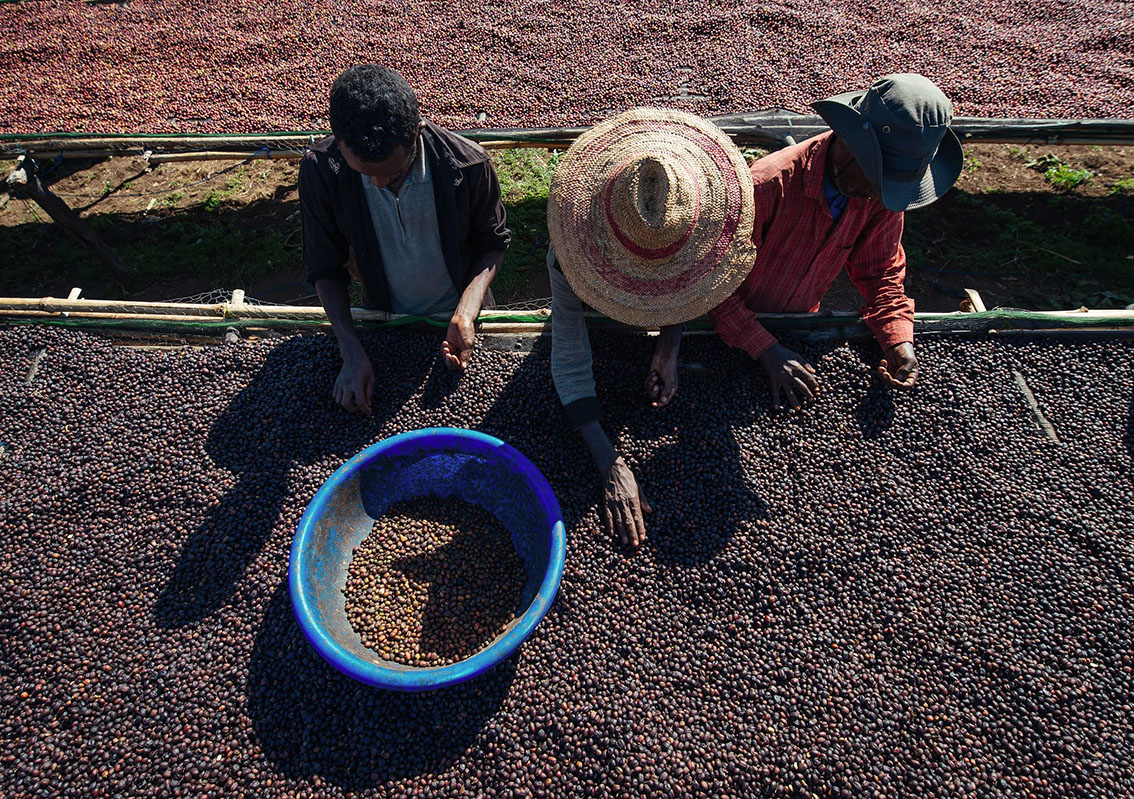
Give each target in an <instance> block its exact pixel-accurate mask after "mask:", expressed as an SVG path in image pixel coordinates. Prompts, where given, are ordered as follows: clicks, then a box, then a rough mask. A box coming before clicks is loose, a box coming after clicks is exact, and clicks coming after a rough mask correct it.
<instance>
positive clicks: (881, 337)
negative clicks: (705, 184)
mask: <svg viewBox="0 0 1134 799" xmlns="http://www.w3.org/2000/svg"><path fill="white" fill-rule="evenodd" d="M830 142H831V134H830V133H825V134H823V135H822V136H817V137H816V138H814V139H809V140H807V141H805V142H802V143H800V144H796V145H794V146H792V147H787V148H785V149H783V150H780V151H779V152H776V153H773V154H771V155H769V156H767V157H766V158H761V159H760V160H758V161H756V162H755V163H754V164H752V168H751V170H750V171H751V172H752V181H753V183H754V184H755V188H756V223H755V225H754V227H753V231H752V240H753V241H754V242H755V244H756V250H757V255H756V263H755V265H754V266H753V267H752V272H751V273H750V274H749V275H748V277H747V278H746V279H745V281H744V282H743V283H742V284H741V286H740V288H739V289H737V290H736V292H735V293H733V295H732V296H731V297H729V298H728V299H727V300H725V301H724V302H722V303H721V304H720V305H718V306H717V307H716V308H714V309H713V310H712V311H711V312H710V313H709V318H710V319H712V320H713V325H714V326H715V327H716V329H717V334H718V335H719V336H720V337H721V339H722V340H723V341H724V342H725V343H726V344H728V345H730V346H733V347H738V348H739V349H742V350H744V351H745V352H747V353H748V354H749V355H751V356H752V357H753V358H758V357H760V355H762V354H763V352H764V351H765V350H766V349H768V347H770V346H772V345H773V344H775V343H776V339H775V337H774V336H773V335H772V334H771V333H769V332H768V331H767V330H765V329H764V326H763V325H761V324H760V323H759V322H758V321H757V319H756V317H757V314H759V313H761V312H763V313H790V312H804V311H812V312H814V311H818V310H819V301H820V300H822V299H823V295H824V294H826V293H827V290H828V289H830V288H831V284H832V283H833V282H834V281H835V278H836V277H838V275H839V270H840V269H843V268H844V267H845V268H846V270H847V274H848V275H849V276H850V279H851V281H852V282H853V283H854V284H855V286H856V287H857V288H858V290H859V292H861V293H862V296H863V297H864V298H865V299H866V306H865V307H864V308H863V310H862V318H863V320H864V321H865V322H866V324H867V325H869V326H870V329H871V330H872V331H873V332H874V337H875V338H877V339H878V343H879V344H881V345H882V349H883V350H886V349H889V348H890V347H892V346H894V345H895V344H901V343H903V342H907V341H909V342H912V341H913V315H914V303H913V300H911V299H910V298H909V297H907V296H906V294H905V291H904V290H903V288H902V283H903V281H904V280H905V277H906V253H905V251H904V250H903V249H902V214H900V213H897V212H894V211H888V210H886V208H885V207H884V206H883V205H882V202H881V200H870V199H864V198H858V197H851V198H850V199H849V200H848V202H847V205H846V208H845V209H844V210H843V212H842V214H841V215H840V216H839V218H838V220H837V221H835V220H832V219H831V212H830V210H829V208H828V207H827V201H826V199H825V198H824V196H823V167H824V165H825V163H826V161H827V151H828V149H829V145H830Z"/></svg>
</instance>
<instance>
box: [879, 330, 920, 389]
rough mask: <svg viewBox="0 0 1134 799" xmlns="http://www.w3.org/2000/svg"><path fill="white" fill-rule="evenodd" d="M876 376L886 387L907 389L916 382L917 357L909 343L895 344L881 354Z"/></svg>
mask: <svg viewBox="0 0 1134 799" xmlns="http://www.w3.org/2000/svg"><path fill="white" fill-rule="evenodd" d="M878 374H879V375H881V377H882V380H884V381H885V382H886V384H887V385H890V386H894V387H895V388H909V387H910V386H912V385H913V384H914V383H916V382H917V356H916V355H914V347H913V344H911V343H910V342H908V341H907V342H905V343H902V344H895V345H894V346H893V347H890V349H888V350H886V351H885V352H884V353H882V360H881V362H880V363H879V364H878Z"/></svg>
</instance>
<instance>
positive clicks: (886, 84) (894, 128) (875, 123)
mask: <svg viewBox="0 0 1134 799" xmlns="http://www.w3.org/2000/svg"><path fill="white" fill-rule="evenodd" d="M858 112H859V113H860V114H861V115H862V117H863V119H864V120H865V121H866V123H867V124H868V125H869V126H870V127H871V128H872V129H873V132H874V135H875V136H876V137H877V139H878V146H879V149H880V151H881V155H882V163H883V168H884V170H885V172H886V173H887V175H889V176H891V177H893V178H895V179H898V180H902V179H905V180H914V179H917V178H918V177H919V176H920V175H921V174H922V173H924V171H925V169H926V167H927V166H928V165H929V162H930V161H931V160H933V156H934V155H935V154H936V153H937V148H938V147H939V146H940V144H941V140H942V139H943V138H944V137H945V132H946V131H947V130H948V127H949V123H950V122H951V121H952V120H953V105H952V103H950V102H949V98H947V97H946V96H945V95H944V94H943V93H942V91H941V90H940V89H939V88H937V86H936V84H934V83H933V81H931V80H929V78H926V77H925V76H924V75H917V74H914V73H905V74H894V75H887V76H885V77H883V78H879V79H878V80H876V81H875V82H874V83H873V84H872V85H871V86H870V88H869V89H867V91H866V93H865V94H864V95H863V96H862V99H861V100H860V101H859V103H858Z"/></svg>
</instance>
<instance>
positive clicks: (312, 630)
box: [288, 427, 567, 691]
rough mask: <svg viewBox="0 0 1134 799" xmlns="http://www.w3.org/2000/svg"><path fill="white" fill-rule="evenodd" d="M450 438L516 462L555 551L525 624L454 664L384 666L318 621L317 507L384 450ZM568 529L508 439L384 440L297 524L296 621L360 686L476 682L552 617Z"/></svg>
mask: <svg viewBox="0 0 1134 799" xmlns="http://www.w3.org/2000/svg"><path fill="white" fill-rule="evenodd" d="M439 436H446V437H448V438H450V439H452V438H458V439H462V438H463V439H468V440H471V441H476V442H478V443H480V444H485V445H488V446H489V447H491V448H493V449H495V450H497V451H498V452H499V453H501V454H503V455H504V456H505V459H506V460H508V461H511V463H512V465H513V466H514V467H516V468H517V471H518V472H519V473H520V474H521V475H522V476H523V477H524V479H525V481H526V482H527V483H528V484H529V485H530V486H531V487H532V489H533V490H534V493H535V494H536V495H537V497H538V498H539V501H540V503H541V504H542V505H543V507H544V508H545V509H546V511H547V513H548V516H549V517H551V518H552V519H554V524H552V526H551V530H550V532H549V535H550V536H551V547H550V550H549V557H548V564H547V571H546V572H545V574H544V578H543V582H542V583H541V584H540V587H539V591H537V592H536V595H535V597H534V598H533V599H532V602H531V604H530V605H529V606H528V609H527V610H526V611H525V612H524V615H523V616H521V617H520V620H519V621H518V622H516V624H515V625H513V627H512V629H510V630H509V631H508V632H507V633H506V634H505V635H504V636H502V637H501V638H500V639H498V640H497V641H495V642H493V644H492V645H491V646H489V647H487V648H485V649H483V650H481V651H480V652H477V653H476V654H475V655H473V656H472V657H470V658H467V659H465V660H462V661H460V662H458V663H454V664H452V665H449V666H438V667H433V668H416V667H412V666H407V667H405V668H404V669H391V668H386V667H384V666H378V665H376V664H374V663H371V662H370V661H367V660H363V659H362V658H360V657H358V656H357V655H355V654H354V653H353V652H350V651H349V650H347V649H345V648H344V647H342V646H341V645H340V644H339V643H338V642H337V641H335V639H334V638H332V637H331V636H330V635H328V633H327V632H326V631H325V630H324V629H323V627H322V626H321V625H319V624H318V622H316V620H315V614H314V604H315V603H314V601H313V598H311V597H309V596H308V595H307V592H306V591H305V589H304V580H303V574H304V570H303V559H302V557H301V555H302V553H303V552H305V551H306V549H307V546H308V542H309V539H310V537H311V535H312V534H313V528H314V525H315V521H316V509H318V508H321V507H322V506H323V505H325V504H326V501H327V499H328V498H329V497H330V495H331V494H332V493H333V492H334V491H335V490H336V489H337V488H338V487H339V486H340V485H342V484H343V483H344V482H346V481H348V480H350V479H352V478H353V477H354V475H355V473H356V472H357V471H358V470H359V469H360V468H361V467H362V466H363V464H365V463H367V462H369V461H370V460H372V459H373V458H375V457H378V456H380V455H381V454H382V453H383V452H384V451H386V450H388V449H391V448H393V447H396V446H399V445H402V444H404V443H406V442H407V441H412V440H414V439H432V438H435V437H439ZM566 548H567V542H566V529H565V527H564V524H563V513H562V511H561V510H560V507H559V500H558V499H557V498H556V496H555V493H554V492H553V491H552V490H551V485H550V483H548V482H547V478H546V477H544V475H543V473H542V472H540V470H539V469H538V468H537V467H536V465H535V464H534V463H532V462H531V460H529V459H528V457H527V456H526V455H524V454H523V453H522V452H520V451H519V450H517V449H516V448H515V447H513V446H512V445H511V444H509V443H507V442H506V441H502V440H500V439H499V438H496V437H495V436H490V435H488V434H487V433H481V432H479V431H476V430H467V429H464V428H459V427H426V428H422V429H419V430H410V431H407V432H404V433H398V434H397V435H393V436H390V437H388V438H384V439H382V440H381V441H378V442H376V443H374V444H371V445H370V446H369V447H367V448H366V449H364V450H362V451H361V452H359V453H358V454H357V455H355V456H354V457H352V458H350V460H348V461H346V462H345V463H344V464H343V465H342V466H340V467H339V468H338V469H336V470H335V472H334V474H332V475H331V476H330V477H329V478H327V481H326V482H325V483H323V485H322V486H321V487H320V488H319V490H318V491H317V492H315V496H314V497H312V498H311V501H310V502H309V503H308V505H307V508H306V509H305V510H304V512H303V516H302V517H301V518H300V520H299V524H298V525H297V526H296V531H295V538H294V539H292V543H291V555H290V560H289V563H288V590H289V593H290V594H291V605H292V610H293V612H294V613H295V618H296V621H297V622H298V623H299V627H300V629H301V630H303V635H304V637H306V638H307V640H308V641H309V642H310V643H311V645H312V646H313V647H314V648H315V651H316V652H318V653H319V655H320V656H322V658H323V659H324V660H326V661H327V662H328V663H330V664H331V665H332V666H334V667H335V668H336V669H338V670H339V671H340V672H342V673H344V674H346V675H347V676H349V677H353V678H354V679H356V680H358V681H359V682H363V683H366V684H367V685H373V686H375V687H378V688H388V689H392V690H398V691H429V690H434V689H437V688H445V687H448V686H450V685H456V684H457V683H460V682H464V681H465V680H470V679H472V678H474V677H478V676H480V675H481V674H484V673H485V672H486V671H488V670H489V669H491V668H493V667H494V666H496V665H498V664H499V663H502V662H503V661H505V660H507V659H508V657H510V656H511V655H512V653H513V652H515V651H516V649H517V648H519V646H520V644H522V643H523V642H524V641H525V640H526V639H527V638H528V636H530V635H531V634H532V632H534V631H535V628H536V625H538V624H539V622H540V621H541V620H542V619H543V617H544V616H545V615H547V611H548V610H549V609H550V608H551V603H552V601H553V600H554V599H555V595H556V593H557V592H558V590H559V583H560V581H561V579H562V576H563V563H564V558H565V555H566Z"/></svg>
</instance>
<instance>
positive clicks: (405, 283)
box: [359, 135, 460, 315]
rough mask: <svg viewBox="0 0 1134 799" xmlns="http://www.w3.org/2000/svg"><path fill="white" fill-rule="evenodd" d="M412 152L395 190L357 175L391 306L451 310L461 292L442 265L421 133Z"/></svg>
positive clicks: (425, 310)
mask: <svg viewBox="0 0 1134 799" xmlns="http://www.w3.org/2000/svg"><path fill="white" fill-rule="evenodd" d="M416 151H417V155H416V158H415V159H414V164H413V168H412V169H411V170H410V174H409V175H408V176H407V177H406V179H405V182H404V183H402V187H401V189H400V190H399V191H398V193H397V194H394V193H393V192H392V191H390V190H389V189H388V188H382V189H379V188H376V187H375V186H374V184H373V183H371V182H370V178H368V177H366V176H365V175H361V174H360V175H359V179H361V180H362V185H363V187H364V189H365V193H366V204H367V206H368V207H369V208H370V218H371V220H372V221H373V222H374V232H375V233H376V234H377V236H378V248H379V249H380V250H381V252H382V264H383V267H384V269H385V271H386V282H387V283H389V285H390V307H391V310H393V312H394V313H402V314H421V315H424V314H435V313H438V314H444V313H451V312H452V311H453V310H455V309H456V307H457V302H458V301H459V300H460V295H459V294H458V292H457V288H456V286H454V285H453V279H452V278H451V277H449V270H448V269H447V268H446V267H445V255H444V253H443V252H442V250H441V235H440V232H439V231H438V228H437V207H436V205H435V203H434V199H433V178H432V176H431V174H430V169H429V159H427V158H426V157H425V148H424V147H422V146H421V137H420V135H419V136H418V141H417V150H416Z"/></svg>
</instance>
